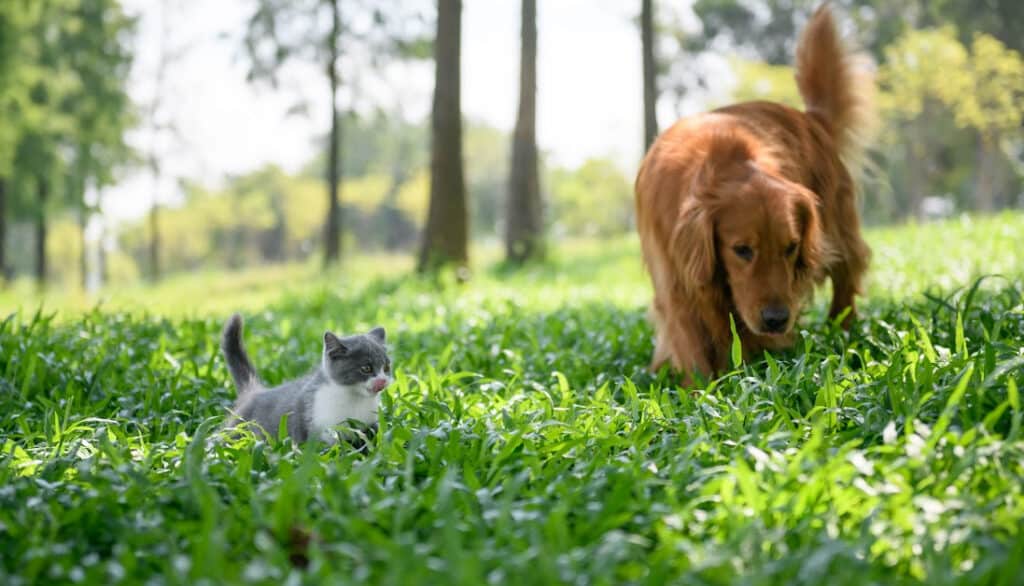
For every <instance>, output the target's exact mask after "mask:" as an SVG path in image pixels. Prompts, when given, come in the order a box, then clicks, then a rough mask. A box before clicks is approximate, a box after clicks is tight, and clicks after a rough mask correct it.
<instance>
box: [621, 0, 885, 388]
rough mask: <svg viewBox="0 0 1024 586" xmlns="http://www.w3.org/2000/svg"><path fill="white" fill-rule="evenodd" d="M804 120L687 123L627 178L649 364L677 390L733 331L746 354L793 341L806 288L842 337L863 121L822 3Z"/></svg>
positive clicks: (848, 61) (848, 53) (862, 102)
mask: <svg viewBox="0 0 1024 586" xmlns="http://www.w3.org/2000/svg"><path fill="white" fill-rule="evenodd" d="M796 83H797V86H798V87H799V90H800V94H801V96H802V98H803V101H804V105H805V108H806V109H805V111H802V112H801V111H799V110H796V109H794V108H790V107H788V106H785V105H782V104H777V103H773V102H766V101H758V102H746V103H741V104H735V105H731V106H727V107H724V108H721V109H718V110H714V111H711V112H707V113H704V114H700V115H697V116H693V117H690V118H684V119H682V120H680V121H678V122H677V123H676V124H675V125H673V126H672V127H671V128H669V129H668V130H666V131H665V132H664V133H662V134H661V135H660V136H659V137H658V138H657V139H656V140H655V142H654V144H653V145H651V148H650V149H649V150H648V152H647V155H646V157H645V158H644V161H643V163H642V165H641V167H640V171H639V173H638V175H637V179H636V186H635V191H636V218H637V230H638V231H639V234H640V243H641V248H642V251H643V258H644V263H645V265H646V267H647V271H648V273H649V274H650V277H651V281H652V284H653V288H654V301H653V303H652V305H651V312H650V317H651V319H652V321H653V323H654V328H655V333H656V336H655V348H654V356H653V358H652V360H651V365H650V366H651V369H652V370H653V371H657V370H659V369H660V368H661V367H662V366H663V365H664V364H665V363H670V364H671V366H672V368H673V369H674V370H676V371H679V372H682V373H683V375H684V379H685V382H687V383H691V382H693V380H694V378H693V375H694V374H696V373H700V374H701V375H705V376H706V375H712V374H715V373H720V372H722V371H723V370H725V369H727V368H728V367H729V356H730V347H731V342H732V330H731V327H732V325H731V323H730V316H732V320H733V321H732V324H734V326H735V328H736V331H737V334H738V335H739V337H740V341H741V343H742V348H743V354H744V357H745V358H749V357H750V356H755V355H758V354H760V353H761V352H763V351H764V350H777V349H782V348H786V347H788V346H791V345H792V343H793V338H794V336H793V333H792V330H793V324H794V322H795V321H796V319H797V317H798V316H799V313H800V309H801V306H802V304H803V303H804V301H805V300H806V299H807V297H809V295H810V293H811V292H812V291H813V289H814V286H815V285H818V284H821V283H823V282H824V280H825V278H826V277H829V278H831V280H832V286H833V295H832V305H831V308H830V310H829V317H830V318H833V319H836V318H839V317H842V325H843V327H845V328H849V326H850V324H851V321H852V320H853V318H854V315H855V306H854V305H855V299H854V298H855V296H856V295H858V294H860V293H861V285H862V279H863V276H864V273H865V271H866V270H867V266H868V261H869V258H870V254H871V252H870V249H869V248H868V246H867V244H866V243H865V242H864V240H863V238H862V236H861V229H860V219H859V217H858V213H857V208H856V200H855V196H856V191H857V189H856V185H855V181H854V173H855V172H856V171H857V161H858V158H859V157H860V156H862V150H863V145H864V144H865V142H866V141H867V139H866V138H865V137H866V134H867V131H868V129H869V128H870V127H871V126H872V122H873V120H874V110H873V95H874V80H873V75H872V73H871V71H870V68H869V67H868V63H867V60H866V59H865V58H864V57H863V56H862V55H860V54H858V53H856V52H854V51H852V50H850V49H848V48H847V47H846V45H845V44H844V42H843V40H842V38H841V37H840V35H839V33H838V31H837V29H836V24H835V21H834V19H833V16H832V13H831V10H830V9H829V7H828V5H825V6H822V7H820V8H819V9H818V10H817V11H816V12H815V13H814V14H813V16H811V19H810V21H809V22H808V24H807V26H806V27H805V29H804V31H803V34H802V35H801V38H800V41H799V43H798V46H797V50H796Z"/></svg>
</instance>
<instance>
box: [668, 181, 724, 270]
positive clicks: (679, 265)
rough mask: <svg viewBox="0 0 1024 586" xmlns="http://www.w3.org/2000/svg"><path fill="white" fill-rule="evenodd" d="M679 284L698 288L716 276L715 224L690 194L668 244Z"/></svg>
mask: <svg viewBox="0 0 1024 586" xmlns="http://www.w3.org/2000/svg"><path fill="white" fill-rule="evenodd" d="M670 250H671V255H672V260H673V263H674V264H675V266H676V270H678V271H679V275H680V278H681V279H682V285H683V286H684V287H685V288H687V289H691V288H692V289H699V288H701V287H704V286H707V285H710V284H711V281H712V279H714V277H715V263H716V262H717V261H716V259H715V227H714V224H713V221H712V218H711V214H710V213H709V211H708V210H707V209H706V207H705V206H704V204H702V203H701V201H700V200H699V199H697V198H695V197H691V198H689V199H688V200H687V201H686V203H685V204H683V207H682V209H680V210H679V217H678V218H677V219H676V225H675V228H674V229H673V230H672V243H671V245H670Z"/></svg>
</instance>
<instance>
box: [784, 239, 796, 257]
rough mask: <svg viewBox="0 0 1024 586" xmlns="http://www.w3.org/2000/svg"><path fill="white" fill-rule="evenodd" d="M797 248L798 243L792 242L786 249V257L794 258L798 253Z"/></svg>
mask: <svg viewBox="0 0 1024 586" xmlns="http://www.w3.org/2000/svg"><path fill="white" fill-rule="evenodd" d="M796 246H797V243H796V241H793V242H790V243H789V246H787V247H786V256H793V254H794V253H795V252H796Z"/></svg>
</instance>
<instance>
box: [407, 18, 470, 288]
mask: <svg viewBox="0 0 1024 586" xmlns="http://www.w3.org/2000/svg"><path fill="white" fill-rule="evenodd" d="M461 50H462V0H438V3H437V35H436V37H435V41H434V55H435V57H434V59H435V62H436V66H435V71H434V105H433V110H432V112H431V116H430V122H431V134H430V136H431V142H430V204H429V208H428V211H427V224H426V227H425V228H424V230H423V243H422V246H421V248H420V255H419V262H418V263H417V269H418V270H419V271H420V272H426V271H429V270H433V269H436V268H438V267H440V266H442V265H445V264H448V263H456V264H460V265H465V264H466V263H468V261H469V254H468V252H467V236H468V230H467V223H468V221H467V213H466V180H465V174H464V170H463V160H462V104H461V74H460V62H461Z"/></svg>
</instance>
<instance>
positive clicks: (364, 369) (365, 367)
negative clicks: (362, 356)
mask: <svg viewBox="0 0 1024 586" xmlns="http://www.w3.org/2000/svg"><path fill="white" fill-rule="evenodd" d="M359 371H360V372H362V373H363V374H370V373H372V372H373V367H372V366H370V365H369V364H364V365H362V366H361V367H359Z"/></svg>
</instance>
